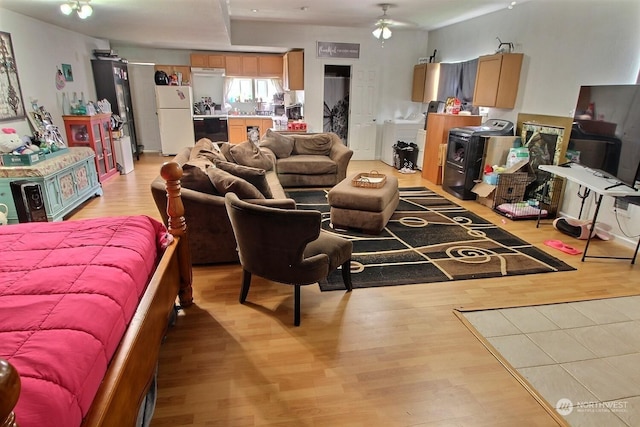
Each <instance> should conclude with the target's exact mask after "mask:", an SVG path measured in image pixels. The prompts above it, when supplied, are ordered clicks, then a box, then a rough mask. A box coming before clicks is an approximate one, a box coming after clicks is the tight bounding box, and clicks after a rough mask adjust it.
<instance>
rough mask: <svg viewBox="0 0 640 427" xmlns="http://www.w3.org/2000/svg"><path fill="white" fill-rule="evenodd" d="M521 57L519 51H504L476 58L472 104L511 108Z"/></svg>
mask: <svg viewBox="0 0 640 427" xmlns="http://www.w3.org/2000/svg"><path fill="white" fill-rule="evenodd" d="M522 59H523V54H521V53H504V54H496V55H487V56H481V57H480V58H478V72H477V74H476V85H475V89H474V93H473V105H475V106H477V107H496V108H513V107H514V106H515V104H516V98H517V96H518V85H519V83H520V70H521V68H522Z"/></svg>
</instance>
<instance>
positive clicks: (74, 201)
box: [0, 147, 102, 224]
mask: <svg viewBox="0 0 640 427" xmlns="http://www.w3.org/2000/svg"><path fill="white" fill-rule="evenodd" d="M94 157H95V153H94V151H93V150H92V149H91V148H89V147H70V148H69V149H68V152H65V153H64V154H60V155H58V156H56V157H53V158H51V159H48V160H45V161H43V162H40V163H36V164H34V165H31V166H2V167H0V203H4V204H5V205H7V207H8V210H9V212H8V213H7V219H8V220H9V224H13V223H17V222H18V213H17V211H16V206H15V203H14V201H13V195H12V193H11V182H13V181H28V182H30V183H36V184H38V185H39V186H40V188H41V191H42V196H43V199H44V203H45V209H46V212H47V220H48V221H62V219H63V217H64V216H65V215H68V214H69V213H70V212H71V211H73V210H74V209H76V208H77V207H78V206H80V205H81V204H82V203H83V202H85V201H86V200H88V199H90V198H91V197H93V196H96V195H97V196H101V195H102V187H101V186H100V182H99V181H98V174H97V173H96V165H95V161H94Z"/></svg>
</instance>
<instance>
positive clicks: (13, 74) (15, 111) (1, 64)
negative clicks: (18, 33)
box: [0, 31, 25, 122]
mask: <svg viewBox="0 0 640 427" xmlns="http://www.w3.org/2000/svg"><path fill="white" fill-rule="evenodd" d="M24 118H25V110H24V102H23V100H22V91H21V90H20V80H19V79H18V67H17V66H16V59H15V56H14V52H13V45H12V44H11V34H9V33H5V32H2V31H0V122H6V121H9V120H19V119H24Z"/></svg>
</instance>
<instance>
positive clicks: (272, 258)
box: [225, 193, 353, 326]
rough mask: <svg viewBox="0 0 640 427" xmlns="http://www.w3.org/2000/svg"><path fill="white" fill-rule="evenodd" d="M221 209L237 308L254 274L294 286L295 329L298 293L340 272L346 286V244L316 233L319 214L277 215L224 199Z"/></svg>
mask: <svg viewBox="0 0 640 427" xmlns="http://www.w3.org/2000/svg"><path fill="white" fill-rule="evenodd" d="M225 206H226V208H227V213H228V216H229V219H230V221H231V226H232V228H233V233H234V235H235V238H236V242H237V244H238V255H239V258H240V264H241V265H242V289H241V291H240V303H244V302H245V301H246V299H247V295H248V293H249V286H250V285H251V275H252V274H255V275H258V276H260V277H263V278H265V279H268V280H273V281H274V282H279V283H284V284H288V285H293V286H294V324H295V325H296V326H299V325H300V287H301V286H302V285H310V284H313V283H316V282H318V281H319V280H321V279H324V278H326V277H327V276H328V275H329V273H330V272H332V271H334V270H336V269H337V268H338V267H340V266H342V279H343V280H344V284H345V287H346V289H347V291H348V292H350V291H351V290H352V286H351V270H350V262H351V251H352V249H353V245H352V243H351V241H349V240H347V239H344V238H342V237H339V236H335V235H333V234H331V233H328V232H326V231H322V230H321V229H320V224H321V218H322V217H321V214H320V212H318V211H310V210H295V209H280V208H273V207H266V206H260V205H256V204H253V203H248V202H246V201H243V200H240V199H239V198H238V196H236V195H235V194H234V193H227V194H226V195H225Z"/></svg>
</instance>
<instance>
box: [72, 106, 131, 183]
mask: <svg viewBox="0 0 640 427" xmlns="http://www.w3.org/2000/svg"><path fill="white" fill-rule="evenodd" d="M62 120H63V121H64V128H65V131H66V133H67V145H68V146H69V147H90V148H91V149H93V151H94V153H95V154H96V155H95V158H94V160H95V164H96V170H97V172H98V179H99V180H100V182H104V181H105V180H106V179H107V178H109V177H111V176H113V175H115V174H116V173H118V169H117V168H116V158H115V154H114V153H115V149H114V146H113V137H112V135H111V114H96V115H93V116H62Z"/></svg>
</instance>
